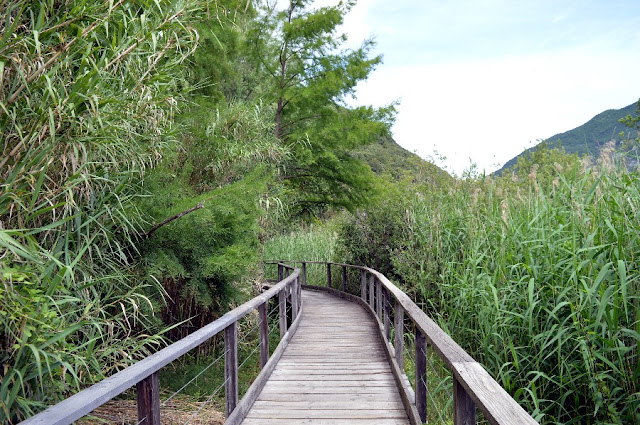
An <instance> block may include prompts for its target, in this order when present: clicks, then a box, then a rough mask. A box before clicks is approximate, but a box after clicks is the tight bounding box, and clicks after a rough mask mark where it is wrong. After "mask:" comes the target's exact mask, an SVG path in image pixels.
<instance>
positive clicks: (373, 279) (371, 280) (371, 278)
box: [369, 275, 376, 310]
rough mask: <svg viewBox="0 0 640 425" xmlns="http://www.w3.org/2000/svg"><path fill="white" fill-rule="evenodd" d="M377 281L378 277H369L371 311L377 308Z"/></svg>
mask: <svg viewBox="0 0 640 425" xmlns="http://www.w3.org/2000/svg"><path fill="white" fill-rule="evenodd" d="M375 281H376V277H375V276H374V275H371V276H369V307H371V310H373V309H374V308H375V304H374V303H373V301H374V296H375V289H374V285H375Z"/></svg>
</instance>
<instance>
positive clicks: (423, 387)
mask: <svg viewBox="0 0 640 425" xmlns="http://www.w3.org/2000/svg"><path fill="white" fill-rule="evenodd" d="M415 328H416V385H415V388H416V409H417V410H418V414H419V415H420V419H422V422H423V423H424V422H426V421H427V340H426V339H425V337H424V335H423V334H422V332H421V331H420V329H418V327H417V326H416V327H415Z"/></svg>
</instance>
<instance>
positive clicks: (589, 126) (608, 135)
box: [495, 102, 638, 175]
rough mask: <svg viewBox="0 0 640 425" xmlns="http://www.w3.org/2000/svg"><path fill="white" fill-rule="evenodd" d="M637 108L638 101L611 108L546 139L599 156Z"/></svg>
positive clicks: (511, 162)
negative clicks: (623, 122) (622, 106)
mask: <svg viewBox="0 0 640 425" xmlns="http://www.w3.org/2000/svg"><path fill="white" fill-rule="evenodd" d="M637 110H638V104H637V103H636V102H634V103H632V104H631V105H629V106H626V107H624V108H622V109H609V110H607V111H604V112H602V113H600V114H598V115H596V116H595V117H593V118H592V119H590V120H589V121H587V122H586V123H585V124H583V125H581V126H579V127H576V128H574V129H573V130H569V131H566V132H564V133H559V134H556V135H554V136H551V137H549V138H548V139H546V140H545V141H546V142H547V144H548V145H549V146H556V145H558V144H560V145H561V146H562V147H563V148H564V150H565V151H566V152H567V153H577V154H579V155H583V154H589V155H594V156H597V155H598V153H599V152H600V149H601V148H602V147H603V146H604V144H605V143H607V142H608V141H610V140H612V139H614V138H616V136H617V135H618V133H620V132H621V131H626V130H628V128H627V127H625V126H624V125H623V124H621V123H620V119H621V118H624V117H626V116H627V115H635V114H636V112H637ZM537 146H538V145H536V146H534V147H531V148H529V149H527V150H525V151H524V152H522V153H521V154H520V155H518V156H516V157H514V158H512V159H510V160H509V161H507V163H506V164H504V166H503V167H502V168H501V169H500V170H498V171H496V172H495V174H496V175H500V174H501V173H502V172H503V171H504V170H506V169H508V168H511V167H513V166H514V165H516V163H517V162H518V158H520V157H521V156H523V155H527V154H528V153H529V152H532V151H534V150H535V149H536V147H537Z"/></svg>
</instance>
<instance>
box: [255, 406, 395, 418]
mask: <svg viewBox="0 0 640 425" xmlns="http://www.w3.org/2000/svg"><path fill="white" fill-rule="evenodd" d="M406 416H407V414H406V412H405V411H404V409H402V410H398V409H395V410H391V409H389V410H373V409H326V410H320V409H298V410H275V411H274V410H271V409H268V410H265V409H260V408H257V409H251V411H250V412H249V414H248V415H247V418H262V419H285V418H290V419H312V418H313V419H354V418H360V419H373V420H375V419H382V418H394V419H403V418H406Z"/></svg>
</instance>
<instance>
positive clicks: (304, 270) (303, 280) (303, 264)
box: [302, 262, 307, 285]
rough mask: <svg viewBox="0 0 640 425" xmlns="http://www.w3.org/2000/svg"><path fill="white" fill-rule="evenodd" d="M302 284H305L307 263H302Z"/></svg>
mask: <svg viewBox="0 0 640 425" xmlns="http://www.w3.org/2000/svg"><path fill="white" fill-rule="evenodd" d="M302 284H303V285H306V284H307V263H305V262H303V263H302Z"/></svg>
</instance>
